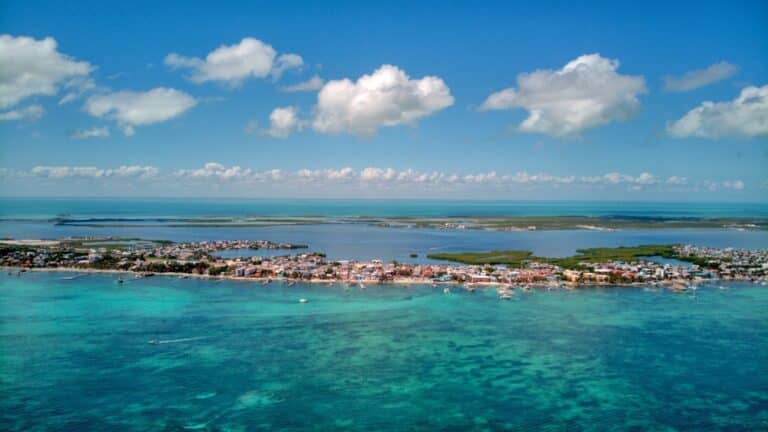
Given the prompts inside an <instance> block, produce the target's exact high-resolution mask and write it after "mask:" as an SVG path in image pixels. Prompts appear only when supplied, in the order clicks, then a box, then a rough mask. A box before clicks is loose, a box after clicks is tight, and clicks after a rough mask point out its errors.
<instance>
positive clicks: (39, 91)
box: [0, 35, 93, 108]
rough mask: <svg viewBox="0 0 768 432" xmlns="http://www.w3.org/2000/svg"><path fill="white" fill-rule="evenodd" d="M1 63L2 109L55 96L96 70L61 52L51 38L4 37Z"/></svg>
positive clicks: (2, 38) (0, 104)
mask: <svg viewBox="0 0 768 432" xmlns="http://www.w3.org/2000/svg"><path fill="white" fill-rule="evenodd" d="M0 64H1V65H2V67H0V108H8V107H11V106H13V105H16V104H17V103H19V102H20V101H22V100H24V99H26V98H28V97H30V96H36V95H45V96H52V95H55V94H56V93H57V92H58V91H59V86H60V85H61V84H62V83H63V82H65V81H67V80H70V79H72V78H76V77H82V76H86V75H88V74H90V72H91V70H93V66H91V65H90V64H89V63H87V62H83V61H77V60H75V59H73V58H72V57H69V56H67V55H65V54H62V53H60V52H59V51H58V46H57V43H56V40H55V39H53V38H51V37H47V38H45V39H42V40H37V39H34V38H31V37H26V36H19V37H14V36H11V35H0Z"/></svg>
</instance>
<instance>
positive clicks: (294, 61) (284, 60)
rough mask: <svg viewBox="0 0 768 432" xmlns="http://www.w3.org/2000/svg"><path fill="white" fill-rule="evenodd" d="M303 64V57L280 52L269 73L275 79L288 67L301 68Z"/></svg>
mask: <svg viewBox="0 0 768 432" xmlns="http://www.w3.org/2000/svg"><path fill="white" fill-rule="evenodd" d="M302 66H304V59H302V58H301V56H300V55H298V54H282V55H281V56H280V57H278V58H277V61H276V62H275V65H274V67H273V68H272V71H271V72H270V74H271V75H272V78H273V79H274V80H275V81H277V80H279V79H280V77H281V76H282V75H283V72H285V71H287V70H290V69H301V67H302Z"/></svg>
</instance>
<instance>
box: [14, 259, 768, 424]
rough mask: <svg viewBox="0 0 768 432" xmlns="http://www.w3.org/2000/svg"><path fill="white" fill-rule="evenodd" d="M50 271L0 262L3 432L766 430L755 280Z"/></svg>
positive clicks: (767, 394)
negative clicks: (389, 282)
mask: <svg viewBox="0 0 768 432" xmlns="http://www.w3.org/2000/svg"><path fill="white" fill-rule="evenodd" d="M69 276H71V274H69V273H32V274H25V275H23V276H21V277H17V276H15V275H14V276H9V275H5V274H4V275H2V276H0V395H2V397H0V429H2V430H24V431H27V430H168V431H172V430H233V431H234V430H279V429H282V430H404V429H407V430H436V429H439V430H457V431H464V430H503V429H509V430H600V431H603V430H627V429H636V430H684V429H687V430H717V429H725V430H763V429H765V428H767V427H768V288H766V287H761V286H754V285H746V284H728V285H726V286H725V288H727V289H721V288H719V287H718V286H717V285H712V286H710V287H705V288H702V289H700V290H699V291H698V292H697V294H696V295H695V297H694V296H691V295H681V294H673V293H669V292H663V291H661V292H651V291H645V290H643V289H641V288H601V289H584V290H579V291H537V292H533V293H518V295H516V296H515V299H514V300H511V301H500V300H498V298H497V297H496V295H495V293H494V292H493V291H491V290H488V291H483V292H475V293H474V294H471V293H466V292H451V293H449V294H445V293H443V291H442V289H435V288H432V287H410V288H407V287H401V286H387V287H376V286H369V287H368V288H367V289H365V290H361V289H360V288H358V287H354V288H350V289H345V287H343V286H333V285H329V286H318V285H312V286H309V285H295V286H291V287H289V286H286V285H280V284H271V285H268V286H264V285H260V284H255V283H247V282H217V281H205V280H191V279H187V280H182V279H173V278H161V277H156V278H147V279H141V280H130V281H128V282H126V283H125V284H122V285H118V284H117V283H115V280H116V276H113V275H88V276H84V277H80V278H78V279H75V280H66V279H64V278H65V277H69ZM454 291H457V290H454ZM300 298H307V299H309V303H306V304H300V303H299V302H298V300H299V299H300ZM149 340H159V341H160V342H161V343H160V344H156V345H153V344H149V343H147V342H148V341H149Z"/></svg>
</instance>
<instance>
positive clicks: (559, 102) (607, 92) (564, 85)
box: [481, 54, 646, 136]
mask: <svg viewBox="0 0 768 432" xmlns="http://www.w3.org/2000/svg"><path fill="white" fill-rule="evenodd" d="M618 69H619V61H618V60H612V59H607V58H604V57H601V56H600V54H589V55H583V56H580V57H578V58H577V59H575V60H573V61H571V62H569V63H568V64H566V65H565V66H564V67H563V68H561V69H558V70H537V71H534V72H530V73H523V74H520V75H518V76H517V88H507V89H504V90H501V91H498V92H496V93H493V94H491V95H490V96H488V98H487V99H486V100H485V102H484V103H483V105H482V106H481V110H507V109H516V108H523V109H525V110H527V111H528V117H527V118H526V119H525V120H524V121H523V122H522V123H521V124H520V125H518V130H520V131H522V132H535V133H543V134H549V135H555V136H568V135H576V134H578V133H580V132H581V131H584V130H587V129H590V128H594V127H597V126H601V125H604V124H607V123H610V122H613V121H617V120H624V119H627V118H629V117H631V116H632V115H634V114H635V113H636V112H637V110H638V108H639V106H640V102H639V101H638V98H637V97H638V95H640V94H643V93H645V92H646V87H645V79H644V78H643V77H642V76H631V75H621V74H619V73H618V72H617V71H618Z"/></svg>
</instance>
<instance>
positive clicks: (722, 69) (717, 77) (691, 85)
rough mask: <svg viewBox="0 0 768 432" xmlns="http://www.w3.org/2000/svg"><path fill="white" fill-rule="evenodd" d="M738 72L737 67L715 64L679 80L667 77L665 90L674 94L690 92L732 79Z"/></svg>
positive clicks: (694, 71)
mask: <svg viewBox="0 0 768 432" xmlns="http://www.w3.org/2000/svg"><path fill="white" fill-rule="evenodd" d="M738 70H739V68H738V67H737V66H736V65H732V64H730V63H728V62H720V63H715V64H713V65H710V66H708V67H707V68H705V69H696V70H692V71H689V72H686V73H685V75H683V76H681V77H679V78H678V77H674V76H666V77H664V88H665V89H666V90H667V91H673V92H684V91H689V90H693V89H697V88H699V87H704V86H706V85H709V84H712V83H715V82H717V81H722V80H724V79H726V78H730V77H732V76H733V75H734V74H735V73H736V72H737V71H738Z"/></svg>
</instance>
